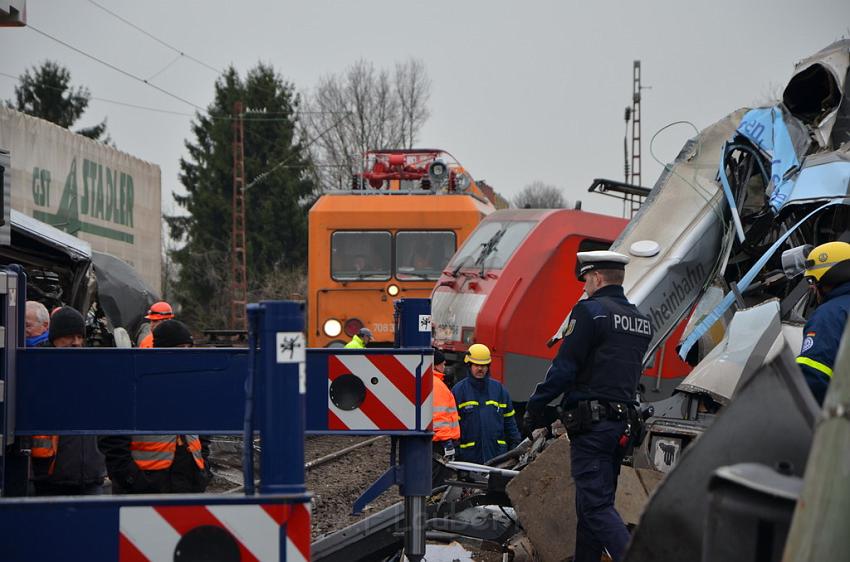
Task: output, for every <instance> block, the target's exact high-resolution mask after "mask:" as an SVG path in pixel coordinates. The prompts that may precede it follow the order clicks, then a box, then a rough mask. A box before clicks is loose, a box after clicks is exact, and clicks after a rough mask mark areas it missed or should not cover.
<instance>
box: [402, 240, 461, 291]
mask: <svg viewBox="0 0 850 562" xmlns="http://www.w3.org/2000/svg"><path fill="white" fill-rule="evenodd" d="M454 253H455V233H454V232H452V231H441V232H435V231H424V230H417V231H405V232H399V233H398V234H396V245H395V262H396V278H397V279H399V280H400V281H411V280H415V279H425V280H431V281H433V280H436V279H439V278H440V274H441V273H442V271H443V268H444V267H445V266H446V264H447V263H448V261H449V259H450V258H451V257H452V254H454Z"/></svg>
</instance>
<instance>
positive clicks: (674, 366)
mask: <svg viewBox="0 0 850 562" xmlns="http://www.w3.org/2000/svg"><path fill="white" fill-rule="evenodd" d="M627 222H628V221H626V220H625V219H621V218H616V217H611V216H606V215H600V214H596V213H588V212H584V211H579V210H568V209H558V210H551V209H549V210H547V209H510V210H503V211H497V212H495V213H493V214H491V215H490V216H488V217H487V218H486V219H484V220H483V221H482V222H481V224H480V225H479V226H478V228H476V229H475V232H473V234H472V236H470V237H469V239H468V240H467V241H466V243H465V244H464V245H463V246H462V247H461V248H460V250H459V251H458V252H457V253H456V254H455V255H454V257H453V258H452V260H451V261H450V262H449V264H448V267H447V268H446V269H445V270H444V272H443V275H442V276H441V277H440V279H439V281H438V283H437V286H436V287H435V288H434V291H433V294H432V296H431V299H432V304H431V322H432V330H433V338H434V345H435V347H437V348H439V349H441V350H442V351H443V352H444V353H445V355H446V358H447V362H448V363H449V371H450V373H453V371H455V370H457V369H458V367H460V370H461V371H462V370H463V369H462V367H463V356H464V354H465V353H466V350H467V349H468V348H469V346H470V345H471V344H473V343H484V344H486V345H487V346H488V347H490V350H491V352H492V356H493V364H492V368H491V372H492V373H493V376H494V378H496V379H497V380H500V381H501V382H502V383H503V384H505V386H506V387H507V389H508V391H509V392H510V394H511V397H512V398H513V399H514V401H515V402H523V401H524V400H525V399H526V398H527V397H528V396H530V395H531V393H532V392H533V390H534V387H535V385H536V384H537V383H538V382H539V381H541V380H543V378H544V377H545V375H546V370H547V369H548V368H549V364H550V363H551V361H552V358H553V357H554V356H555V353H556V352H557V346H549V345H547V342H548V341H549V337H550V336H551V334H552V333H553V332H554V330H555V329H556V328H557V327H558V324H559V323H560V321H561V319H562V318H563V314H564V312H565V311H569V310H570V309H571V308H572V307H573V305H575V303H576V302H577V301H578V299H579V298H580V297H581V295H582V291H583V287H584V284H583V283H582V282H580V281H578V280H577V278H576V272H577V262H576V257H575V255H576V253H577V252H586V251H593V250H607V249H608V248H609V247H610V246H611V243H612V242H613V241H614V240H615V239H616V238H617V236H618V235H619V234H620V232H621V231H622V230H623V228H624V227H625V226H626V224H627ZM687 370H688V367H687V365H686V364H685V363H684V362H682V361H681V360H680V359H679V358H678V357H676V356H675V349H672V348H671V349H667V348H666V347H665V348H662V350H661V351H659V353H658V354H657V357H656V360H655V361H654V362H653V364H652V366H651V367H650V368H649V369H647V370H646V371H645V377H644V387H645V389H646V392H651V391H652V390H654V389H656V388H658V387H659V386H660V383H661V382H662V380H663V381H665V382H666V381H668V380H679V379H681V377H683V376H684V375H685V374H686V373H687ZM664 386H665V387H668V386H670V385H669V384H665V385H664Z"/></svg>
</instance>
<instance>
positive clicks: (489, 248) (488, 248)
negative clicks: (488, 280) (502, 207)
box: [475, 226, 508, 277]
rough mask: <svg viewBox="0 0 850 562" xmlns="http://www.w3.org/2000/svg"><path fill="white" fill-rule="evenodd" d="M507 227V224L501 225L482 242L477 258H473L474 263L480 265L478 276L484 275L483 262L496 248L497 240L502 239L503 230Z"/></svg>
mask: <svg viewBox="0 0 850 562" xmlns="http://www.w3.org/2000/svg"><path fill="white" fill-rule="evenodd" d="M507 229H508V227H507V226H503V227H502V228H501V229H500V230H499V231H498V232H496V233H495V234H494V235H493V236H491V237H490V239H489V240H488V241H487V242H486V243H485V244H484V249H482V250H481V253H480V254H478V259H476V260H475V265H480V266H481V271H480V272H479V273H478V276H479V277H484V269H485V267H484V264H485V263H486V261H487V258H488V257H489V256H490V254H492V253H493V250H495V249H496V246H498V245H499V240H501V239H502V236H504V235H505V231H506V230H507Z"/></svg>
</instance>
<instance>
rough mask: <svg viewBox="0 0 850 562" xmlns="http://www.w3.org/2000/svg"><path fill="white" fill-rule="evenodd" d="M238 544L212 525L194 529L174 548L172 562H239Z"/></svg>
mask: <svg viewBox="0 0 850 562" xmlns="http://www.w3.org/2000/svg"><path fill="white" fill-rule="evenodd" d="M240 559H241V555H240V553H239V543H237V542H236V539H235V538H234V537H233V535H231V534H230V533H229V532H228V531H227V530H226V529H222V528H221V527H214V526H213V525H201V526H199V527H195V528H194V529H192V530H191V531H189V532H188V533H186V534H185V535H183V536H182V537H180V540H179V541H178V542H177V546H175V547H174V562H204V561H208V560H216V561H217V562H239V560H240Z"/></svg>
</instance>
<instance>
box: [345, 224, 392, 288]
mask: <svg viewBox="0 0 850 562" xmlns="http://www.w3.org/2000/svg"><path fill="white" fill-rule="evenodd" d="M391 257H392V235H391V234H390V233H389V232H385V231H345V232H334V233H333V235H332V236H331V277H333V278H334V279H335V280H337V281H386V280H388V279H389V278H390V274H391V271H390V261H391Z"/></svg>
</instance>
